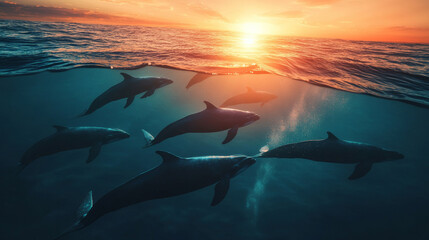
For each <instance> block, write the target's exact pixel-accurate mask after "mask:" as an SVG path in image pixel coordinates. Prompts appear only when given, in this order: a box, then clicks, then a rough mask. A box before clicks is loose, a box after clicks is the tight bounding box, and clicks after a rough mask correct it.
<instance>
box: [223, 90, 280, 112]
mask: <svg viewBox="0 0 429 240" xmlns="http://www.w3.org/2000/svg"><path fill="white" fill-rule="evenodd" d="M276 98H277V96H276V95H274V94H272V93H269V92H263V91H255V90H253V89H252V88H250V87H247V92H245V93H242V94H238V95H236V96H233V97H231V98H229V99H227V100H226V101H225V102H224V103H223V104H222V105H220V106H221V107H229V106H234V105H238V104H246V103H261V106H264V104H265V103H267V102H269V101H271V100H273V99H276Z"/></svg>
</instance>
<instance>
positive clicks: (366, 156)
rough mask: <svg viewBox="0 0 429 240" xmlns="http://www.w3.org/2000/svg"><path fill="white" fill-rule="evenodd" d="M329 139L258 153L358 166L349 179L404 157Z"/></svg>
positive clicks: (269, 156) (268, 156) (368, 146)
mask: <svg viewBox="0 0 429 240" xmlns="http://www.w3.org/2000/svg"><path fill="white" fill-rule="evenodd" d="M327 134H328V138H326V139H323V140H313V141H305V142H299V143H292V144H287V145H283V146H280V147H277V148H274V149H272V150H268V151H266V152H263V153H261V154H260V156H259V157H261V158H304V159H309V160H313V161H319V162H330V163H350V164H354V163H357V165H356V167H355V169H354V171H353V173H352V174H351V175H350V176H349V179H350V180H354V179H358V178H361V177H363V176H365V175H366V174H367V173H368V172H369V170H371V167H372V164H373V163H378V162H384V161H391V160H397V159H402V158H404V155H402V154H401V153H398V152H395V151H390V150H385V149H382V148H379V147H376V146H372V145H369V144H365V143H359V142H352V141H345V140H341V139H339V138H337V137H336V136H335V135H334V134H332V133H331V132H327Z"/></svg>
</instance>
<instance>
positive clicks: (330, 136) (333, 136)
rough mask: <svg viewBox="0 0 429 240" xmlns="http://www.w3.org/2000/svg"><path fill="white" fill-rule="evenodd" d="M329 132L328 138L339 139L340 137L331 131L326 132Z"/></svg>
mask: <svg viewBox="0 0 429 240" xmlns="http://www.w3.org/2000/svg"><path fill="white" fill-rule="evenodd" d="M326 133H327V134H328V139H329V140H338V138H337V137H336V136H335V135H334V134H333V133H331V132H329V131H327V132H326Z"/></svg>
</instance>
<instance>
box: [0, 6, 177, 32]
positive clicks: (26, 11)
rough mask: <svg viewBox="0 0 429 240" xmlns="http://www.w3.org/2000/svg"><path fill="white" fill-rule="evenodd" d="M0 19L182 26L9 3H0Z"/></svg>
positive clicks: (85, 11)
mask: <svg viewBox="0 0 429 240" xmlns="http://www.w3.org/2000/svg"><path fill="white" fill-rule="evenodd" d="M0 18H3V19H22V20H41V21H66V22H73V21H75V22H97V23H111V24H147V25H176V26H177V25H182V24H172V23H171V22H162V21H153V20H146V19H139V18H132V17H127V16H117V15H110V14H106V13H101V12H96V11H91V10H83V9H75V8H62V7H46V6H40V5H36V6H33V5H23V4H17V3H14V2H8V1H3V2H0Z"/></svg>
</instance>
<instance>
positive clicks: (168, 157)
mask: <svg viewBox="0 0 429 240" xmlns="http://www.w3.org/2000/svg"><path fill="white" fill-rule="evenodd" d="M156 154H158V155H159V156H161V158H162V160H163V162H164V163H166V162H171V161H175V160H179V159H180V157H178V156H176V155H173V154H171V153H169V152H164V151H156Z"/></svg>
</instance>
